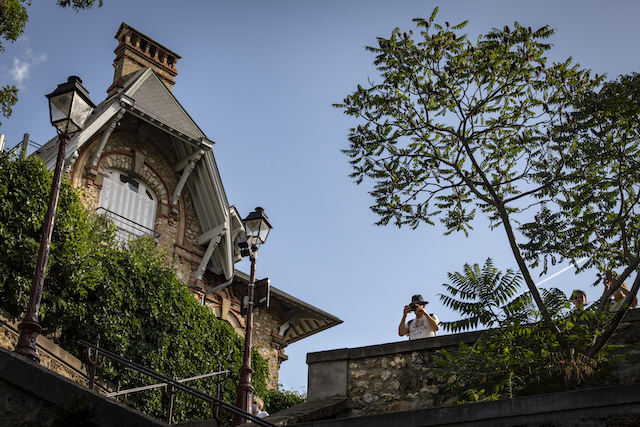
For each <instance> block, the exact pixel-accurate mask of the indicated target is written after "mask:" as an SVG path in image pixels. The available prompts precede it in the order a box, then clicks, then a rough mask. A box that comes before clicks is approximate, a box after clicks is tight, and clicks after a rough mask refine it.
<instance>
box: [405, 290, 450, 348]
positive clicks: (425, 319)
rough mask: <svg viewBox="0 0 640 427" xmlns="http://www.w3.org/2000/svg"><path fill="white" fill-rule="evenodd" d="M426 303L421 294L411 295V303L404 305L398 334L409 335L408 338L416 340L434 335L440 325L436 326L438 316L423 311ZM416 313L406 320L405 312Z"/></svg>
mask: <svg viewBox="0 0 640 427" xmlns="http://www.w3.org/2000/svg"><path fill="white" fill-rule="evenodd" d="M427 304H428V303H427V302H426V301H424V300H423V299H422V295H414V296H412V297H411V304H409V305H405V306H404V314H403V315H402V321H401V322H400V326H399V327H398V335H400V336H401V337H402V336H405V335H409V339H410V340H416V339H419V338H429V337H435V336H436V332H437V331H438V329H440V327H439V326H438V323H439V321H438V318H437V317H436V315H435V314H433V313H432V314H427V312H426V311H424V306H425V305H427ZM412 311H413V312H414V313H415V314H416V318H415V319H412V320H409V322H408V323H405V322H406V320H407V314H409V313H410V312H412Z"/></svg>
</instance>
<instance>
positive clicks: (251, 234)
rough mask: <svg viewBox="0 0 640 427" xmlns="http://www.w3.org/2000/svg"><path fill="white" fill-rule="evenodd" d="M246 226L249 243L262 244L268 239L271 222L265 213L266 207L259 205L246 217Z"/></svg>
mask: <svg viewBox="0 0 640 427" xmlns="http://www.w3.org/2000/svg"><path fill="white" fill-rule="evenodd" d="M243 222H244V228H245V232H246V234H247V237H248V241H247V245H261V244H263V243H264V242H266V241H267V236H268V235H269V231H271V228H272V227H271V224H269V218H267V215H265V213H264V209H262V208H260V207H257V208H256V210H255V211H254V212H251V213H250V214H249V215H247V217H246V218H245V219H244V221H243Z"/></svg>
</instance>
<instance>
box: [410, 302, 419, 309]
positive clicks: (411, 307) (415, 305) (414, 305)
mask: <svg viewBox="0 0 640 427" xmlns="http://www.w3.org/2000/svg"><path fill="white" fill-rule="evenodd" d="M409 308H410V309H411V311H416V309H417V308H418V304H416V303H415V302H412V303H411V304H409Z"/></svg>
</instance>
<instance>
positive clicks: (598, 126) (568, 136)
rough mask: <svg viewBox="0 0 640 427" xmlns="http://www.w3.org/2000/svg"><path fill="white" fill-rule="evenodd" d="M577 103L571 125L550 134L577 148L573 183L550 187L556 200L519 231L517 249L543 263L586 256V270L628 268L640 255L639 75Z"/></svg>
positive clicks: (571, 166) (569, 167)
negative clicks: (524, 241) (522, 240)
mask: <svg viewBox="0 0 640 427" xmlns="http://www.w3.org/2000/svg"><path fill="white" fill-rule="evenodd" d="M574 104H575V106H574V108H575V110H574V111H573V112H572V113H571V114H570V116H569V118H570V120H569V121H568V122H566V123H565V124H563V125H562V126H558V127H557V128H556V129H555V133H556V135H557V138H558V139H559V140H561V141H563V142H564V144H565V145H567V146H571V145H575V146H577V147H578V148H579V149H576V150H574V151H572V152H571V156H570V157H569V158H567V162H566V164H565V168H566V170H567V171H568V174H567V175H568V176H569V177H573V179H571V180H568V182H567V183H566V184H565V185H562V186H561V187H558V188H555V187H550V188H549V189H547V193H546V196H547V197H549V198H551V197H553V200H554V203H548V204H545V205H544V206H543V208H542V209H541V212H540V213H539V216H538V221H536V222H532V223H530V224H525V225H524V226H523V227H522V231H523V233H524V234H525V236H526V237H527V238H528V242H527V244H525V245H522V248H523V250H524V251H525V255H526V256H527V258H529V259H531V260H535V261H536V262H537V261H539V260H544V262H545V264H546V263H547V262H549V261H551V262H556V261H557V260H558V259H559V260H562V259H564V258H568V259H572V260H573V259H578V258H580V257H584V256H588V257H589V258H590V260H589V261H588V262H587V263H585V265H584V266H583V268H589V267H592V266H594V265H595V266H598V267H600V269H601V270H602V271H606V270H613V269H615V268H616V267H620V266H622V267H626V266H628V265H633V264H634V263H637V258H638V255H639V254H640V223H639V222H638V221H637V216H638V213H639V209H640V201H639V198H638V195H639V194H640V121H639V120H638V117H639V116H640V75H638V74H637V73H633V74H631V75H629V76H620V77H619V78H618V79H617V80H615V81H612V82H608V83H606V84H604V85H603V86H602V87H601V88H600V90H598V91H596V90H592V91H588V92H586V93H583V94H581V96H580V97H577V98H576V100H575V103H574ZM578 172H579V174H578Z"/></svg>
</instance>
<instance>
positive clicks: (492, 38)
mask: <svg viewBox="0 0 640 427" xmlns="http://www.w3.org/2000/svg"><path fill="white" fill-rule="evenodd" d="M436 13H437V9H435V10H434V12H433V14H432V16H431V17H430V19H428V20H425V19H415V20H414V22H416V24H417V31H418V32H419V34H417V35H414V34H413V31H409V32H408V33H407V32H402V31H401V30H400V29H397V28H396V29H395V30H394V31H393V32H392V34H391V37H390V38H389V39H385V38H378V47H368V48H367V49H368V50H369V51H371V52H374V53H376V54H377V57H376V59H375V62H374V64H375V65H376V66H377V67H378V70H379V71H380V74H381V76H380V77H381V79H382V81H381V82H370V84H369V86H368V87H367V88H365V87H362V86H358V89H357V90H356V91H355V92H354V93H353V94H351V95H349V96H348V97H347V98H346V99H344V101H343V103H341V104H336V105H335V106H336V107H338V108H341V109H343V110H344V112H345V114H347V115H351V116H354V117H356V118H358V119H359V121H360V124H359V125H358V126H357V127H355V128H353V129H351V130H350V134H349V143H350V147H349V149H347V150H344V152H345V153H346V154H347V155H348V156H349V157H350V159H351V160H350V163H351V165H352V167H353V173H352V174H351V176H352V177H353V178H355V179H356V182H357V183H358V184H359V183H362V182H363V181H364V180H365V179H371V180H373V181H374V187H373V190H372V191H371V192H370V193H371V195H372V196H373V197H374V198H375V204H374V205H373V206H372V207H371V208H372V210H373V211H374V212H375V213H377V214H378V215H379V216H380V220H379V221H378V222H377V224H378V225H386V224H388V223H389V222H393V223H394V224H395V225H397V226H398V227H401V226H410V227H413V228H415V227H418V226H419V225H420V224H422V223H427V224H431V225H433V224H434V220H436V219H438V220H439V221H440V222H441V223H443V224H444V226H445V227H446V233H445V234H450V233H452V232H454V231H462V232H464V233H465V234H466V233H468V232H469V231H470V230H471V229H472V222H473V220H474V219H475V218H476V217H477V215H478V213H480V214H483V215H485V216H486V218H488V220H489V221H490V226H491V227H492V228H496V227H502V228H503V230H504V232H505V233H506V235H507V237H508V241H509V244H510V248H511V251H512V253H513V256H514V258H515V261H516V262H517V265H518V269H519V271H520V273H521V274H522V277H523V280H524V282H525V284H526V285H527V287H528V289H529V291H530V293H531V297H532V298H533V300H534V302H535V304H536V306H537V307H538V310H539V311H540V313H541V315H542V318H543V320H544V322H545V323H546V324H547V326H548V327H549V329H550V330H552V331H554V333H555V334H556V338H557V339H558V340H559V342H560V343H561V344H562V346H563V348H564V349H565V351H568V350H569V343H568V342H567V340H566V338H565V337H564V336H563V334H562V333H561V332H560V329H559V328H558V326H557V325H555V324H554V321H553V318H552V316H551V315H550V313H549V312H548V310H547V307H546V306H545V304H544V301H543V299H542V297H541V295H540V292H539V291H538V289H537V288H536V286H535V283H534V281H533V278H532V276H531V272H530V270H529V267H530V265H531V266H535V265H537V261H538V257H540V256H541V257H543V258H544V257H545V255H547V256H551V257H552V258H551V260H552V262H554V261H555V260H556V258H554V257H558V259H560V260H563V259H569V260H571V261H573V262H575V261H576V257H577V256H585V255H588V256H590V257H592V259H591V261H590V262H589V264H588V265H590V266H593V265H595V266H598V267H600V268H601V269H603V271H604V270H605V269H606V268H607V267H606V266H611V265H612V262H613V261H612V262H605V261H607V260H608V261H611V260H616V262H615V263H613V265H617V266H621V265H623V262H627V263H628V264H626V265H625V267H626V268H627V271H633V270H634V269H635V268H636V267H637V247H636V245H637V241H638V237H637V235H636V234H635V229H633V228H632V227H626V228H624V229H622V228H615V227H614V228H613V229H611V231H612V232H613V233H614V234H615V235H616V236H618V237H621V233H625V232H629V231H632V232H633V236H626V237H624V239H625V240H627V243H625V244H627V247H628V248H629V250H630V254H631V255H628V256H627V257H626V258H624V257H620V256H618V255H616V256H613V255H606V259H605V258H604V257H605V250H604V249H605V248H606V244H604V243H603V244H602V246H601V247H600V250H598V251H597V252H595V251H594V252H591V251H592V249H593V248H595V246H596V245H595V244H591V245H585V240H584V239H587V240H588V239H591V240H593V241H595V240H598V239H600V238H602V236H605V235H606V237H604V241H606V242H607V244H609V243H611V241H612V239H614V237H613V235H612V234H607V233H605V230H604V229H600V228H599V227H601V226H602V227H606V226H607V225H612V224H613V223H614V222H615V218H610V219H609V220H608V222H606V223H605V222H599V221H596V220H593V217H594V215H597V212H598V211H595V212H594V210H593V203H591V202H590V201H591V200H592V199H591V198H590V196H589V194H590V193H589V192H590V190H591V189H593V187H594V186H599V188H598V189H594V191H595V192H600V193H602V196H601V199H603V200H604V199H606V200H607V201H608V202H607V203H608V204H607V205H606V206H602V208H604V209H606V208H611V207H613V206H617V207H619V208H621V211H620V217H619V219H620V218H625V219H627V220H628V223H629V224H630V223H631V222H633V218H632V216H633V212H631V211H629V210H628V209H627V208H625V207H624V206H619V205H616V203H620V201H619V198H620V197H621V193H620V192H618V191H617V190H613V189H612V188H611V185H612V181H611V180H601V179H600V178H599V177H598V174H599V171H601V169H602V167H603V166H602V165H599V159H598V158H593V157H591V156H590V154H593V153H596V152H598V151H597V150H598V144H601V143H602V141H600V140H598V139H597V138H587V137H586V135H587V134H588V133H589V132H591V130H590V129H593V128H595V127H594V122H593V120H594V118H595V117H600V116H599V114H601V113H600V112H598V110H597V108H604V107H605V105H604V104H601V105H599V106H595V105H593V103H591V104H590V103H589V102H588V100H589V99H591V98H590V97H595V96H596V95H595V94H596V93H600V94H602V95H603V96H605V97H606V98H607V100H608V101H607V102H609V103H614V104H615V103H616V102H617V101H616V99H615V97H614V98H611V96H615V95H614V94H613V93H610V92H608V93H609V94H608V95H607V94H606V93H605V92H603V91H600V92H597V89H598V87H599V86H600V85H601V84H602V83H603V81H604V77H602V76H600V77H599V76H597V75H596V76H594V77H591V74H590V71H589V70H583V69H581V68H580V67H579V65H573V64H572V59H571V58H569V59H567V60H566V61H564V62H554V63H551V64H549V63H548V62H549V61H548V60H547V58H546V56H545V54H546V52H547V51H548V50H549V49H550V48H551V45H550V44H548V43H547V42H546V40H547V39H548V38H549V37H551V36H552V35H553V33H554V31H553V30H552V29H550V28H549V27H548V26H545V27H542V28H540V29H538V30H536V31H533V30H532V29H531V27H528V28H526V27H524V26H522V25H520V24H519V23H517V22H516V23H515V25H514V27H513V29H511V28H509V27H508V26H505V27H504V28H502V29H493V30H491V31H490V32H489V33H487V34H486V35H481V36H479V37H478V39H477V41H476V42H475V43H474V42H471V41H470V40H468V38H467V36H466V35H464V34H460V33H459V32H460V30H461V29H462V28H464V26H465V25H466V22H463V23H462V24H460V25H456V26H451V25H450V24H449V23H448V22H447V23H445V26H441V25H439V24H437V23H435V22H434V20H435V16H436ZM604 87H605V88H606V87H607V86H606V85H605V86H604ZM632 102H633V100H630V101H629V103H632ZM603 103H604V101H603ZM607 117H609V120H610V121H612V120H613V119H614V117H615V112H614V111H610V114H609V113H607ZM628 122H629V124H631V122H632V119H631V118H630V119H629V121H628ZM578 123H582V126H583V127H579V126H578ZM612 126H613V128H612V129H613V130H614V131H615V130H616V129H619V127H617V125H615V124H613V125H612ZM612 132H613V131H612ZM615 139H616V137H615V136H613V135H612V137H611V140H610V142H609V146H608V147H609V148H608V151H606V150H605V151H606V152H607V153H610V154H611V155H613V153H617V154H618V155H619V156H623V157H625V158H626V156H628V155H629V154H630V153H629V152H625V153H624V154H623V153H621V152H620V151H619V150H618V151H616V149H615V146H616V142H615ZM631 151H632V150H631ZM635 158H637V156H635ZM627 160H629V159H627ZM630 162H631V160H629V162H627V163H624V164H623V163H621V162H619V163H617V164H618V165H620V167H624V168H628V167H631V164H630ZM635 171H636V173H637V169H635ZM631 172H632V171H630V170H626V169H625V170H624V171H622V170H619V171H612V174H610V178H611V179H613V177H614V176H615V174H616V173H617V174H619V175H624V176H625V177H626V176H628V177H629V180H628V181H626V182H625V184H626V185H636V183H637V181H635V182H634V181H633V180H634V179H635V174H634V173H631ZM629 194H630V195H633V196H632V197H631V198H630V199H628V200H627V202H629V203H632V204H635V202H636V200H637V197H635V195H637V194H638V193H637V191H635V190H630V193H629ZM561 196H562V197H564V198H565V200H563V201H559V200H558V197H561ZM580 197H582V198H583V199H580V200H579V198H580ZM607 197H608V198H607ZM616 197H618V199H617V201H616V200H615V199H616ZM612 199H613V200H612ZM590 203H591V204H590ZM594 203H596V205H597V200H596V201H594ZM536 208H539V209H540V213H539V215H538V216H537V217H536V216H534V213H532V209H536ZM547 209H549V210H555V209H558V210H559V211H560V212H559V213H558V214H557V217H556V222H555V223H554V222H552V223H551V225H550V224H549V223H548V221H547V217H546V216H545V215H547V213H546V212H547ZM589 218H592V219H591V220H590V219H589ZM589 221H591V222H590V224H591V225H592V226H593V227H595V228H594V229H593V230H592V231H591V233H592V235H591V236H589V235H582V234H581V232H582V231H581V229H580V227H581V224H583V223H585V222H589ZM516 223H519V224H522V230H523V234H524V235H525V236H526V237H528V238H529V239H530V241H531V242H525V245H520V244H519V243H518V241H517V239H516V230H515V228H514V224H516ZM560 229H563V230H564V229H566V231H567V233H573V234H572V238H566V239H565V237H566V233H565V234H564V235H563V234H560V233H558V234H556V233H557V232H558V230H560ZM603 233H604V234H603ZM616 233H617V234H616ZM548 236H553V237H548ZM629 238H631V240H633V242H635V243H633V245H631V246H629V245H628V243H629V241H630V240H629ZM529 243H531V244H530V245H529ZM522 248H525V250H524V254H523V252H521V249H522ZM633 254H636V255H633ZM629 256H631V257H633V256H635V258H629ZM616 257H617V258H616ZM546 259H547V258H544V260H546ZM629 260H632V262H629ZM633 260H635V261H633ZM527 262H529V263H530V264H527ZM616 263H617V264H616ZM546 267H547V264H546V262H545V264H544V268H545V271H546ZM627 271H625V274H623V275H621V279H620V280H619V282H618V283H621V282H622V276H624V277H627V276H628V273H627ZM634 289H635V287H634ZM621 316H622V314H621ZM620 318H621V317H620Z"/></svg>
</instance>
